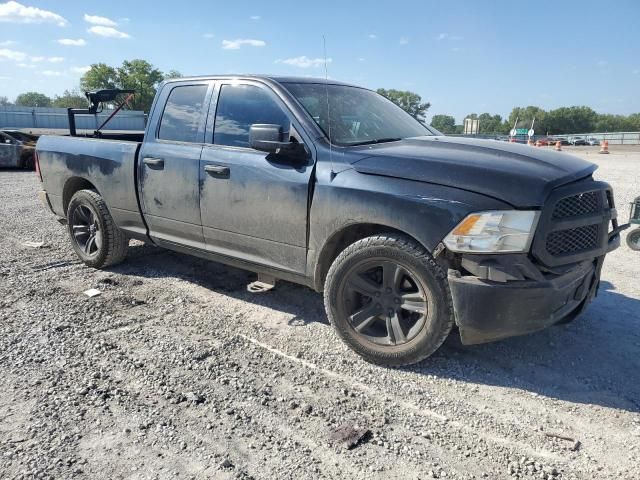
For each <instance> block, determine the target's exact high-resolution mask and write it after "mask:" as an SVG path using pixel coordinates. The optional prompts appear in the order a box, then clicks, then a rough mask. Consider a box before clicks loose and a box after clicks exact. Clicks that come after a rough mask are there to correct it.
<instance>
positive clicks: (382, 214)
mask: <svg viewBox="0 0 640 480" xmlns="http://www.w3.org/2000/svg"><path fill="white" fill-rule="evenodd" d="M318 178H319V181H318V183H317V184H316V186H315V190H314V194H313V202H312V204H311V210H310V213H309V217H310V231H309V255H310V258H309V267H310V268H311V269H312V271H314V272H316V275H317V268H316V267H317V266H318V263H319V262H320V261H322V260H323V255H325V254H326V251H327V245H330V244H331V242H334V241H335V238H336V236H339V235H340V232H342V231H344V230H345V229H348V228H349V227H350V226H353V225H356V224H372V225H379V226H380V227H381V230H382V229H384V227H387V228H389V229H394V230H398V231H401V232H403V233H406V234H407V235H409V236H411V237H413V238H415V239H416V240H417V241H418V242H420V243H421V244H422V245H423V246H424V247H425V248H426V249H427V250H428V251H429V252H432V251H433V250H434V249H435V247H436V246H437V245H438V244H439V243H440V242H441V241H442V239H443V238H444V237H445V236H446V235H447V233H449V232H450V231H451V230H452V229H453V227H455V226H456V225H457V224H458V223H459V222H460V221H461V220H462V219H463V218H464V217H465V216H467V215H468V214H469V213H471V212H474V211H480V210H502V209H510V208H512V207H511V206H510V205H508V204H507V203H504V202H501V201H499V200H496V199H493V198H490V197H487V196H484V195H480V194H477V193H473V192H468V191H466V190H460V189H457V188H452V187H446V186H442V185H435V184H429V183H424V182H417V181H413V180H404V179H399V178H391V177H385V176H379V175H368V174H362V173H358V172H356V171H355V170H346V171H342V172H341V173H339V174H338V175H336V176H335V178H333V180H331V181H327V182H322V181H321V180H320V179H322V176H321V175H319V176H318Z"/></svg>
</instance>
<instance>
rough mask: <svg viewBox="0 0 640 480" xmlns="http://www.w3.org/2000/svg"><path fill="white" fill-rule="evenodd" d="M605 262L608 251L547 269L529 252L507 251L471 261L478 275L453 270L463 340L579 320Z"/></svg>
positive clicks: (451, 283) (470, 268) (493, 337)
mask: <svg viewBox="0 0 640 480" xmlns="http://www.w3.org/2000/svg"><path fill="white" fill-rule="evenodd" d="M470 257H471V256H470ZM603 261H604V256H602V257H599V258H597V259H593V260H590V261H584V262H581V263H579V264H576V265H574V266H573V267H571V268H570V269H568V270H565V271H563V272H562V273H558V274H543V273H542V272H541V271H540V270H538V269H537V268H536V267H535V266H534V265H533V264H532V263H531V262H530V261H529V260H528V259H526V257H525V256H522V255H505V256H500V257H499V258H496V256H493V258H492V259H490V260H488V261H485V260H483V259H482V258H481V259H479V261H476V259H473V260H471V262H473V263H469V261H467V264H466V268H465V269H464V271H465V272H469V271H473V273H474V274H472V275H463V274H461V273H460V271H458V270H449V286H450V288H451V295H452V298H453V307H454V311H455V317H456V324H457V325H458V327H459V329H460V338H461V340H462V343H463V344H466V345H471V344H476V343H485V342H490V341H494V340H500V339H503V338H507V337H513V336H516V335H524V334H527V333H531V332H535V331H538V330H542V329H544V328H546V327H548V326H551V325H554V324H556V323H560V322H563V323H564V322H569V321H571V320H573V319H574V318H575V317H577V316H578V315H579V314H580V313H582V311H583V310H584V308H585V307H586V306H587V305H588V304H589V302H590V301H591V299H592V298H593V297H594V296H595V294H596V292H597V288H598V284H599V281H600V270H601V268H602V263H603ZM462 265H463V266H464V265H465V262H464V259H463V263H462Z"/></svg>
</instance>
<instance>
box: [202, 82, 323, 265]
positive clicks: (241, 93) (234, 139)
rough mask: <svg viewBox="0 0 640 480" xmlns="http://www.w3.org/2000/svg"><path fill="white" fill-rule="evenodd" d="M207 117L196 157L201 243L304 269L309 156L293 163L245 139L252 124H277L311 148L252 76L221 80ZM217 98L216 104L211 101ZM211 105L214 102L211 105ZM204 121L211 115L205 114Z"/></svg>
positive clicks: (262, 261)
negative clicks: (203, 142) (202, 143)
mask: <svg viewBox="0 0 640 480" xmlns="http://www.w3.org/2000/svg"><path fill="white" fill-rule="evenodd" d="M216 92H217V93H216V94H214V99H217V102H216V101H215V100H214V102H212V107H211V109H210V119H211V118H212V117H213V116H214V115H213V112H215V127H214V128H215V130H214V132H213V137H212V138H211V137H210V128H209V127H208V128H207V136H208V137H209V138H208V141H209V142H210V144H207V145H206V146H205V147H204V149H203V151H202V159H201V161H200V181H201V184H202V190H201V195H200V210H201V215H202V225H203V233H204V237H205V242H206V246H207V249H208V250H210V251H213V252H216V253H218V254H223V255H228V256H231V257H236V258H240V259H244V260H247V261H250V262H252V263H258V264H262V265H266V266H269V267H272V268H276V269H280V270H286V271H290V272H296V273H304V272H305V267H306V252H307V212H308V199H309V182H310V179H311V173H312V169H313V160H312V159H309V161H308V163H307V164H305V165H300V164H298V165H293V164H291V162H287V161H285V160H284V159H282V158H278V156H275V155H269V154H267V153H265V152H261V151H258V150H254V149H252V148H250V147H249V128H250V126H251V125H252V124H265V123H268V124H279V125H281V126H282V129H283V132H286V137H285V138H289V137H293V138H295V139H296V140H297V141H298V142H301V143H305V144H306V145H307V147H308V148H309V149H312V143H311V141H310V140H309V139H308V138H304V137H303V135H302V134H303V131H302V128H301V126H300V125H299V124H298V123H297V121H296V120H295V117H294V116H293V115H291V114H290V112H289V111H288V109H287V108H286V106H285V105H284V103H283V102H282V100H281V99H280V98H279V97H278V96H277V95H276V94H275V93H274V92H273V91H272V90H271V89H270V88H269V87H267V86H265V85H262V84H260V83H259V82H252V81H238V80H234V81H233V82H224V81H221V82H220V83H219V85H218V88H217V89H216ZM216 103H217V104H216ZM214 107H215V110H214ZM210 123H211V122H210Z"/></svg>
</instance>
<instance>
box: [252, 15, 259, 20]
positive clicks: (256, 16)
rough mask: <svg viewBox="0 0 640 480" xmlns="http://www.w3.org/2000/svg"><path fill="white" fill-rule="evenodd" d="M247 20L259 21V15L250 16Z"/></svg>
mask: <svg viewBox="0 0 640 480" xmlns="http://www.w3.org/2000/svg"><path fill="white" fill-rule="evenodd" d="M249 18H250V19H251V20H260V18H261V17H260V15H251V16H250V17H249Z"/></svg>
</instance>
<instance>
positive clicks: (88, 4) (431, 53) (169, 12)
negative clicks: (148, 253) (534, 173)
mask: <svg viewBox="0 0 640 480" xmlns="http://www.w3.org/2000/svg"><path fill="white" fill-rule="evenodd" d="M270 7H271V8H270ZM323 35H326V39H327V51H328V53H327V56H328V57H329V58H330V63H329V65H328V67H329V75H330V77H332V78H336V79H339V80H344V81H349V82H354V83H357V84H360V85H364V86H367V87H370V88H377V87H384V88H398V89H407V90H412V91H415V92H417V93H419V94H420V95H421V96H422V97H423V99H425V100H427V101H430V102H431V103H432V107H431V109H430V111H429V114H430V115H433V114H438V113H448V114H452V115H454V116H455V117H456V119H457V120H458V122H460V121H461V120H462V118H463V117H464V115H465V114H468V113H472V112H475V113H482V112H485V111H487V112H490V113H499V114H501V115H508V113H509V111H510V110H511V108H512V107H513V106H526V105H538V106H541V107H543V108H547V109H549V108H555V107H559V106H570V105H589V106H592V107H593V108H595V109H596V110H597V111H599V112H606V113H620V114H629V113H633V112H640V2H639V1H637V0H617V1H613V2H600V1H599V2H590V1H571V0H569V1H560V0H556V1H555V2H547V1H526V0H522V1H517V0H510V1H491V2H490V1H481V0H476V1H462V0H458V1H455V2H444V1H438V2H434V1H400V0H398V1H394V2H389V1H386V2H382V1H376V0H369V1H367V2H355V1H348V0H342V1H332V0H327V1H321V2H304V1H299V0H298V1H288V0H278V1H277V2H264V1H260V2H258V1H242V0H236V1H234V2H228V1H224V2H222V1H211V0H209V1H199V0H193V1H190V0H183V1H179V2H177V1H173V0H172V1H160V0H158V1H154V2H151V1H134V0H129V1H121V0H111V1H108V2H106V1H104V0H101V1H89V0H83V1H72V0H64V1H62V0H56V1H50V0H21V1H20V2H13V1H11V2H3V0H0V95H5V96H8V97H9V98H10V99H13V98H15V96H16V95H17V94H19V93H21V92H23V91H27V90H36V91H41V92H43V93H46V94H48V95H53V94H56V93H61V92H62V91H63V90H64V89H70V88H73V87H76V86H77V85H78V82H79V78H80V76H81V75H82V71H83V69H84V68H86V67H87V66H88V65H90V64H91V63H96V62H105V63H107V64H111V65H118V64H120V63H121V62H122V60H124V59H133V58H144V59H147V60H149V61H150V62H151V63H153V64H154V65H155V66H157V67H158V68H160V69H161V70H163V71H168V70H170V69H177V70H179V71H180V72H182V73H183V74H211V73H230V72H240V73H274V74H287V75H310V76H323V75H324V70H323V68H322V61H321V60H322V57H323V48H322V36H323Z"/></svg>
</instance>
